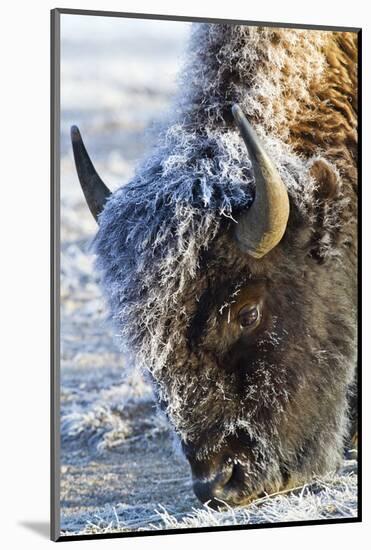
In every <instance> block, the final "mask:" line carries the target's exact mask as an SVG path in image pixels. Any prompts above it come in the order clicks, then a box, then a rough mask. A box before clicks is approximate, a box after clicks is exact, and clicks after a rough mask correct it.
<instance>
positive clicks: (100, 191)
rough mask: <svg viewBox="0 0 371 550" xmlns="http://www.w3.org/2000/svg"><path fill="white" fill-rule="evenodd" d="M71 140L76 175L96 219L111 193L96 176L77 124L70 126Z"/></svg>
mask: <svg viewBox="0 0 371 550" xmlns="http://www.w3.org/2000/svg"><path fill="white" fill-rule="evenodd" d="M71 141H72V148H73V156H74V158H75V165H76V170H77V175H78V176H79V180H80V184H81V187H82V190H83V192H84V195H85V199H86V202H87V203H88V206H89V209H90V212H91V213H92V214H93V216H94V219H95V220H96V221H98V216H99V214H100V213H101V212H102V210H103V207H104V203H105V202H106V200H107V199H108V197H109V196H110V195H111V191H110V190H109V189H108V187H106V185H105V184H104V183H103V181H102V180H101V179H100V177H99V176H98V174H97V172H96V170H95V168H94V166H93V163H92V161H91V160H90V157H89V155H88V153H87V151H86V149H85V145H84V142H83V140H82V137H81V134H80V131H79V129H78V127H77V126H72V127H71Z"/></svg>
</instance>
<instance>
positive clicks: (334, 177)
mask: <svg viewBox="0 0 371 550" xmlns="http://www.w3.org/2000/svg"><path fill="white" fill-rule="evenodd" d="M309 175H310V176H311V178H313V180H314V181H315V187H314V193H313V199H314V200H313V207H312V208H313V209H312V227H313V232H312V237H311V240H310V243H309V255H310V257H311V258H313V259H314V260H316V261H317V262H318V263H323V262H324V261H325V259H326V256H327V253H328V251H329V250H330V249H331V248H333V247H334V246H336V243H337V241H338V230H337V224H333V223H331V220H333V219H334V218H335V217H336V216H337V210H338V204H339V201H338V200H337V199H338V198H339V195H340V182H339V178H338V174H337V172H336V171H335V169H334V168H333V167H332V166H331V164H330V163H328V162H327V161H326V160H324V159H316V160H315V161H314V162H313V164H312V165H311V167H310V169H309Z"/></svg>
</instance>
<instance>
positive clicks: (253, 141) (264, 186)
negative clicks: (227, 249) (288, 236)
mask: <svg viewBox="0 0 371 550" xmlns="http://www.w3.org/2000/svg"><path fill="white" fill-rule="evenodd" d="M232 113H233V116H234V119H235V121H236V123H237V126H238V128H239V130H240V133H241V135H242V138H243V140H244V142H245V145H246V147H247V151H248V153H249V158H250V160H251V163H252V168H253V172H254V178H255V199H254V202H253V204H252V205H251V207H250V208H249V209H248V210H247V211H246V212H244V213H243V214H242V215H241V217H240V218H239V219H238V220H237V221H238V225H237V227H236V238H237V242H238V244H239V246H240V248H241V249H242V250H243V252H246V253H247V254H249V255H250V256H253V257H254V258H262V257H263V256H265V255H266V254H267V253H268V252H269V251H270V250H272V249H273V248H274V247H275V246H276V245H277V244H278V243H279V242H280V240H281V239H282V237H283V235H284V233H285V231H286V226H287V221H288V218H289V198H288V194H287V190H286V186H285V184H284V183H283V181H282V180H281V178H280V176H279V174H278V172H277V170H276V168H275V167H274V165H273V163H272V161H271V160H270V158H269V157H268V155H267V153H266V152H265V151H264V149H263V148H262V146H261V144H260V143H259V140H258V138H257V136H256V134H255V132H254V130H253V129H252V127H251V126H250V124H249V122H248V121H247V119H246V117H245V115H244V114H243V112H242V110H241V108H240V106H239V105H233V107H232Z"/></svg>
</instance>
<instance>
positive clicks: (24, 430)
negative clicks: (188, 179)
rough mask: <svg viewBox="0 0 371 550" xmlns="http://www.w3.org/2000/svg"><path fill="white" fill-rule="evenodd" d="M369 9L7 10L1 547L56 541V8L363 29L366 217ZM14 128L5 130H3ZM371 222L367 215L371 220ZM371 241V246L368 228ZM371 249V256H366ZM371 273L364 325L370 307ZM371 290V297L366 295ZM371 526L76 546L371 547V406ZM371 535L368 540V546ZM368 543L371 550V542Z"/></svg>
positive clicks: (42, 6)
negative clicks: (52, 426)
mask: <svg viewBox="0 0 371 550" xmlns="http://www.w3.org/2000/svg"><path fill="white" fill-rule="evenodd" d="M368 4H369V3H368V2H366V1H365V0H363V1H362V2H361V1H359V0H353V1H352V2H349V1H339V0H337V1H336V2H334V1H332V2H330V1H327V2H326V1H324V0H310V1H309V2H299V1H297V0H296V1H295V0H293V1H288V0H287V1H285V0H280V1H274V0H271V1H268V0H261V1H259V2H251V1H250V2H248V1H246V0H245V1H243V2H238V1H237V0H228V2H220V3H219V4H218V5H216V4H215V3H214V2H211V1H210V0H209V1H206V0H204V1H203V2H200V1H196V0H188V1H187V3H180V2H176V3H175V2H174V1H173V2H171V1H165V0H156V1H154V0H152V2H151V1H150V0H146V1H145V0H136V1H134V0H126V1H125V2H120V1H114V0H105V1H104V2H103V0H100V1H97V0H80V1H79V2H78V3H72V2H69V3H65V2H59V4H57V5H55V3H54V2H51V1H48V0H38V1H37V2H29V1H26V0H18V2H14V3H10V2H8V3H7V4H5V5H4V4H3V5H2V8H1V30H0V40H1V48H0V52H1V59H2V61H1V69H0V82H1V84H0V90H1V101H0V111H1V112H0V140H1V148H0V151H1V164H0V174H1V182H0V194H1V195H0V196H1V208H0V212H1V215H0V224H1V228H0V240H1V243H0V246H1V269H0V276H1V281H0V293H1V300H0V311H1V320H2V324H1V353H0V363H1V376H2V380H1V399H0V406H1V411H0V418H1V431H0V443H1V454H0V460H1V469H0V472H1V477H0V506H1V515H0V518H1V523H0V525H1V544H2V547H3V548H7V549H8V548H25V547H27V548H30V549H32V548H40V547H42V546H43V547H44V546H45V545H48V544H49V545H52V544H53V543H52V542H50V541H48V534H47V533H48V526H47V523H48V518H49V267H50V266H49V182H50V177H49V90H50V88H49V33H50V24H49V17H50V16H49V10H50V9H52V8H54V7H69V8H82V9H97V10H99V9H104V10H115V11H132V12H144V13H151V12H152V13H153V12H154V13H159V14H174V15H193V16H200V17H202V16H205V17H206V16H209V17H221V18H223V17H224V18H236V19H238V18H240V19H249V20H257V21H259V20H260V21H279V22H293V23H307V24H324V25H346V26H355V27H359V26H362V27H363V29H364V44H363V57H364V59H363V67H364V73H365V74H364V80H365V85H366V88H365V89H364V90H363V98H364V101H363V107H364V117H363V120H364V122H365V128H364V147H363V149H364V176H363V181H364V191H363V204H364V205H365V207H364V210H366V213H368V210H369V206H370V205H371V200H370V189H371V187H370V185H368V181H369V175H370V170H369V162H368V161H369V158H370V154H371V149H370V140H369V137H368V135H367V133H368V132H369V125H368V124H367V122H368V121H369V119H370V109H369V104H370V98H371V90H370V72H369V67H370V59H369V51H370V50H371V44H370V37H369V27H370V22H371V18H370V16H368V15H367V13H366V12H367V8H366V6H367V5H368ZM4 123H5V125H4ZM366 217H367V216H366V215H365V218H366ZM365 222H366V223H365V226H366V227H365V228H364V238H363V240H364V242H365V243H366V242H367V241H370V231H369V229H370V224H369V223H367V222H368V221H367V219H365ZM367 248H368V247H367ZM369 259H370V256H369V250H367V249H366V247H365V250H364V252H363V264H364V266H365V268H366V270H367V272H368V269H367V268H368V264H369ZM367 274H368V273H366V274H365V278H364V280H365V288H364V317H365V324H364V327H365V329H367V319H368V312H369V306H370V290H369V285H367V281H368V276H367ZM367 287H368V288H367ZM367 340H368V341H369V340H370V339H369V338H367V335H366V337H365V353H364V361H363V362H364V369H363V370H364V384H363V387H364V393H365V394H366V393H367V390H368V388H369V387H370V384H369V382H370V376H369V369H368V368H367V367H368V363H369V357H370V354H369V352H370V348H369V342H368V341H367ZM364 401H365V411H364V413H363V418H364V425H365V426H364V434H365V437H364V465H365V467H364V487H365V488H366V489H365V491H364V503H363V504H364V517H365V521H364V523H363V524H353V525H352V524H350V525H336V526H326V525H324V526H318V527H296V528H290V529H264V530H256V531H239V532H234V533H231V532H224V533H223V532H220V533H212V534H204V533H200V534H189V535H182V536H180V535H177V536H176V538H174V536H166V537H162V536H161V537H145V538H137V539H114V540H108V541H107V540H106V541H83V542H81V541H80V542H70V543H68V544H69V548H72V547H73V548H75V546H76V547H77V545H78V547H79V548H83V547H87V545H89V548H103V545H104V547H105V548H106V547H107V545H109V546H111V547H117V546H118V545H121V547H122V546H123V545H125V548H127V549H134V548H135V549H142V548H143V549H144V548H149V549H151V550H154V549H157V548H164V549H166V548H170V547H172V546H173V545H174V544H176V545H177V547H179V548H188V547H189V546H190V545H192V546H193V547H194V548H197V547H200V548H201V547H205V545H206V546H208V545H213V546H214V547H216V548H218V547H224V546H225V545H228V546H231V545H243V546H248V547H253V546H255V545H259V547H260V548H266V547H267V548H268V547H271V548H272V547H274V549H277V550H278V549H281V548H285V550H287V549H290V548H297V547H300V548H303V549H306V548H311V549H313V548H316V547H317V548H328V547H331V548H336V549H342V548H344V549H345V548H354V547H358V548H364V547H365V546H366V545H367V546H368V544H369V542H370V541H369V540H368V539H371V530H370V520H369V518H370V499H369V498H368V491H367V487H370V486H371V485H370V475H369V471H368V468H367V464H370V452H369V449H370V444H369V439H368V438H367V434H368V432H369V426H368V418H370V405H369V403H370V399H367V395H366V396H365V398H364ZM367 535H368V536H367ZM367 540H368V543H367Z"/></svg>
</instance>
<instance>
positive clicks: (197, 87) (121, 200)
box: [71, 23, 357, 507]
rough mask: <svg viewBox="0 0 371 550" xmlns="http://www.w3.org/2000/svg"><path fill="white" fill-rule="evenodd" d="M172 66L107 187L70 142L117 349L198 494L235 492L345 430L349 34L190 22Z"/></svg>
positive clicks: (313, 469)
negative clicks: (172, 82) (149, 132)
mask: <svg viewBox="0 0 371 550" xmlns="http://www.w3.org/2000/svg"><path fill="white" fill-rule="evenodd" d="M182 74H183V77H182V80H181V82H180V86H179V89H180V93H179V94H178V97H177V98H176V100H175V102H174V105H173V107H172V109H171V112H170V114H169V116H168V117H167V119H166V121H164V122H163V123H162V124H161V125H159V128H158V132H157V135H158V137H157V143H156V146H155V147H154V149H153V151H152V152H151V153H150V155H149V156H148V158H146V159H145V160H144V161H143V162H142V163H141V164H140V165H139V166H138V167H137V170H136V173H135V175H134V177H133V178H132V180H131V181H130V182H129V183H127V184H126V185H124V186H122V187H121V188H120V189H118V190H117V191H116V192H114V193H113V194H111V193H110V191H109V190H108V188H107V187H106V186H105V184H104V183H103V182H102V180H101V179H100V177H99V176H98V174H97V173H96V171H95V169H94V167H93V164H92V162H91V160H90V158H89V156H88V154H87V152H86V149H85V146H84V144H83V141H82V139H81V136H80V133H79V131H78V129H77V128H76V127H73V128H72V130H71V133H72V144H73V151H74V156H75V162H76V167H77V172H78V176H79V179H80V183H81V185H82V188H83V191H84V194H85V197H86V199H87V203H88V205H89V208H90V210H91V212H92V214H93V215H94V217H95V218H96V220H97V221H98V224H99V230H98V233H97V235H96V237H95V239H94V242H93V246H94V251H95V253H96V255H97V263H96V265H97V269H98V272H99V274H100V279H101V282H102V288H103V290H104V293H105V296H106V298H107V300H108V303H109V306H110V311H111V312H112V318H113V319H114V321H115V323H116V325H117V326H118V327H119V333H120V337H121V339H122V345H123V349H127V350H129V351H130V353H132V354H133V355H134V357H135V359H136V362H137V363H138V364H139V365H140V367H141V368H143V369H144V371H145V372H146V373H148V376H149V378H150V380H151V382H152V384H153V388H154V392H155V395H156V398H157V402H158V405H159V407H160V408H161V410H163V411H164V412H165V414H166V416H167V418H168V420H169V422H170V424H171V425H172V427H173V429H174V433H175V434H176V435H177V438H178V441H180V444H181V447H182V450H183V452H184V454H185V456H186V458H187V459H188V461H189V464H190V467H191V470H192V478H193V487H194V491H195V494H196V495H197V497H198V498H199V499H200V500H201V501H202V502H209V503H210V506H214V507H218V506H219V504H220V505H223V504H224V505H225V504H228V505H232V506H233V505H242V504H246V503H248V502H250V501H251V500H253V499H254V498H257V497H258V496H259V495H261V494H262V493H271V492H275V491H277V490H281V489H289V488H292V487H294V486H297V485H298V484H302V483H304V482H308V481H310V480H311V479H312V478H313V476H314V475H322V474H324V473H325V472H328V471H333V470H335V469H336V468H338V466H339V464H340V463H341V461H342V456H343V452H344V446H345V444H346V443H347V441H348V439H349V438H350V437H351V436H353V435H354V434H355V429H356V420H355V416H354V414H355V410H356V367H355V364H356V360H355V359H356V328H357V321H356V315H357V304H356V296H357V282H356V279H357V277H356V269H357V242H356V241H357V211H356V208H357V206H356V202H357V33H356V32H330V31H320V30H299V29H284V28H282V29H279V28H263V27H254V26H245V25H228V24H218V23H212V24H210V23H208V24H199V23H198V24H195V25H194V29H193V31H192V36H191V40H190V44H189V48H188V57H187V62H186V66H185V68H184V71H183V73H182Z"/></svg>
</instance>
